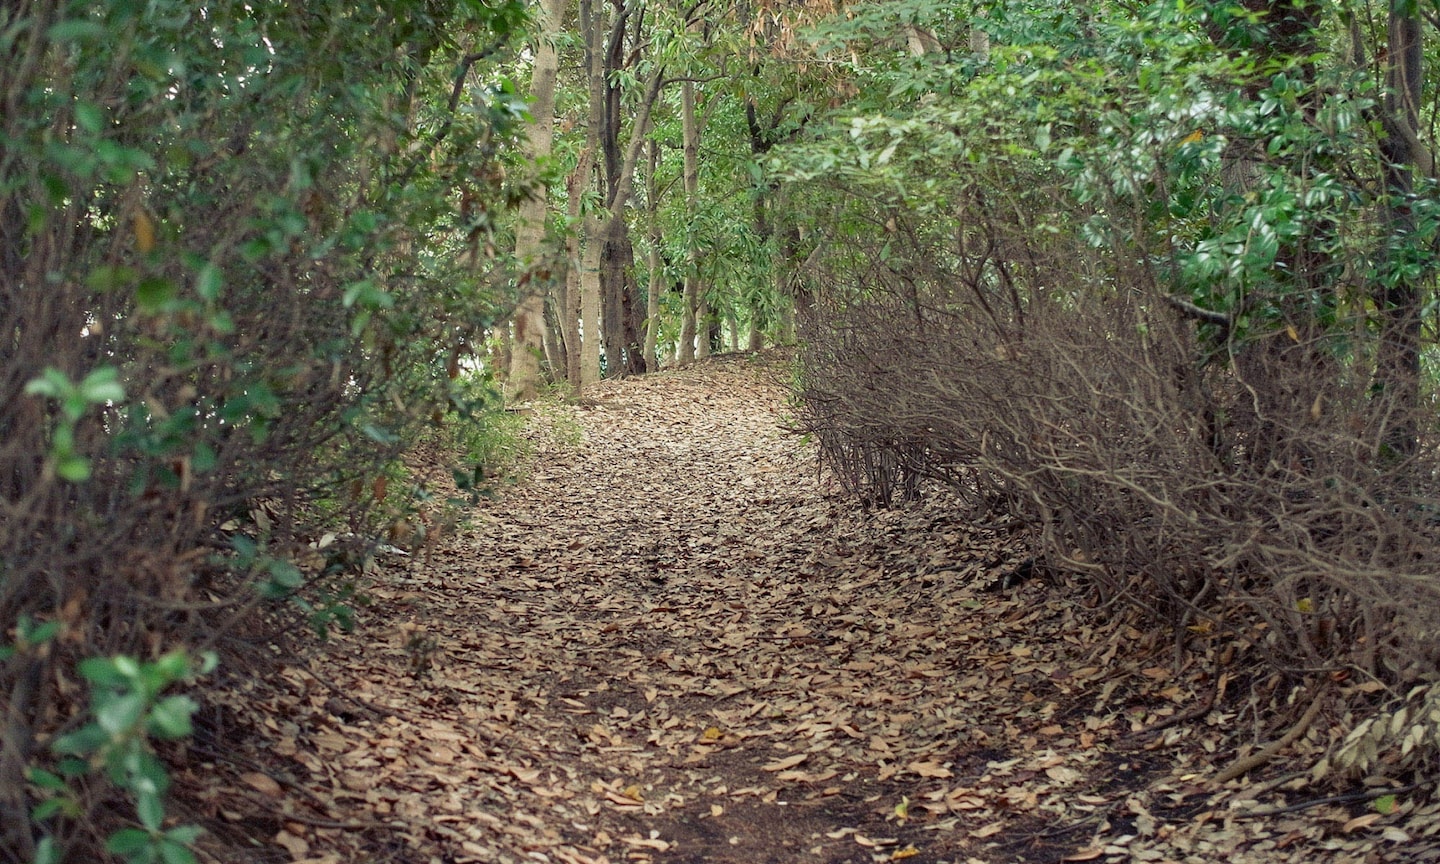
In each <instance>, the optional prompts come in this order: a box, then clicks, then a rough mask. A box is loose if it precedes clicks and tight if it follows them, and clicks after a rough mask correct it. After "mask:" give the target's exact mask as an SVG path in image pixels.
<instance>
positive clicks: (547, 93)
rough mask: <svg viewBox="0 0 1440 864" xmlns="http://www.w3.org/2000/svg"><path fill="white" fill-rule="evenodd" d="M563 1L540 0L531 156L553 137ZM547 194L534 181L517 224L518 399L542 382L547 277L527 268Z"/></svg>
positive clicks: (541, 155)
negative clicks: (523, 274) (523, 271)
mask: <svg viewBox="0 0 1440 864" xmlns="http://www.w3.org/2000/svg"><path fill="white" fill-rule="evenodd" d="M567 2H568V0H541V16H540V17H541V26H540V35H539V38H538V40H537V44H536V46H535V66H534V71H533V73H532V78H531V82H530V92H531V95H532V96H533V98H534V101H533V102H532V103H531V105H530V113H531V116H532V117H533V120H532V122H531V123H530V126H529V129H528V130H527V133H526V142H525V145H526V146H525V150H526V155H528V156H529V157H530V159H531V160H532V161H533V162H539V161H543V160H545V159H547V158H548V157H549V156H550V151H551V148H552V145H553V142H554V140H555V80H556V78H557V76H558V74H559V70H560V58H559V55H558V53H557V52H556V50H555V38H556V37H557V36H558V35H559V34H560V28H561V27H562V26H563V23H564V18H565V6H566V4H567ZM548 197H549V196H548V195H547V194H546V190H545V187H544V185H543V184H538V185H537V186H536V188H535V189H534V190H533V191H532V193H531V194H530V195H529V196H527V197H526V199H525V200H524V201H523V202H521V204H520V212H519V221H518V223H517V225H516V228H515V258H516V259H517V260H518V261H519V262H520V266H522V267H525V268H527V270H528V271H529V272H528V273H527V276H529V277H530V278H528V279H522V283H524V288H525V293H524V296H523V297H522V299H521V301H520V305H519V306H517V307H516V309H515V316H514V341H513V343H512V345H511V350H510V382H509V384H510V395H511V398H512V399H515V400H518V401H525V400H528V399H533V398H535V394H536V392H537V391H538V389H539V386H540V359H541V357H542V356H544V338H545V336H544V334H545V294H544V292H545V285H544V284H542V283H543V282H547V281H548V280H540V279H537V278H535V277H534V275H533V273H534V271H533V270H530V268H533V267H534V266H535V264H536V259H537V258H539V256H540V253H541V250H542V248H543V246H544V241H545V211H546V207H547V205H548V200H547V199H548Z"/></svg>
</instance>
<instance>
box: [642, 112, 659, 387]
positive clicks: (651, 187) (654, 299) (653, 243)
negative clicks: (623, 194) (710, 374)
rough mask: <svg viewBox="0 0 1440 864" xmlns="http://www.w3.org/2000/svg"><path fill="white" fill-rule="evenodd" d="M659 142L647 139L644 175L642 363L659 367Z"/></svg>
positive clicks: (651, 367) (654, 369)
mask: <svg viewBox="0 0 1440 864" xmlns="http://www.w3.org/2000/svg"><path fill="white" fill-rule="evenodd" d="M659 170H660V142H659V141H653V140H652V141H651V142H650V171H649V173H648V174H647V175H646V178H645V205H646V208H647V209H648V210H649V211H650V284H649V287H648V288H647V289H646V291H645V362H646V364H647V365H648V366H649V368H650V370H651V371H652V372H653V371H658V370H659V369H660V355H659V354H657V353H656V351H655V343H656V341H657V340H658V338H659V335H660V292H661V287H660V279H661V273H660V181H659V179H658V178H657V177H656V174H657V173H658V172H659Z"/></svg>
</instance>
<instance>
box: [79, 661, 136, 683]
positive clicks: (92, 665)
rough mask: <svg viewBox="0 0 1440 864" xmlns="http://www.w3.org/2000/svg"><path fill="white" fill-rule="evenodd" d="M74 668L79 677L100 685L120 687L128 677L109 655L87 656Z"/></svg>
mask: <svg viewBox="0 0 1440 864" xmlns="http://www.w3.org/2000/svg"><path fill="white" fill-rule="evenodd" d="M76 669H77V670H78V671H79V672H80V677H81V678H84V679H85V680H86V681H89V682H90V683H91V684H96V685H99V686H102V687H120V686H123V685H125V684H126V683H128V682H129V680H130V679H129V677H127V676H126V674H125V673H124V672H121V671H120V667H119V666H117V665H116V662H115V659H114V658H110V657H87V658H85V659H84V660H81V661H80V663H79V665H78V666H76Z"/></svg>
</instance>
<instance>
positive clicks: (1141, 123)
mask: <svg viewBox="0 0 1440 864" xmlns="http://www.w3.org/2000/svg"><path fill="white" fill-rule="evenodd" d="M915 8H917V9H918V8H919V7H915ZM1218 8H1219V7H1217V9H1218ZM1217 9H1203V8H1202V9H1201V10H1200V12H1199V13H1198V14H1192V13H1188V12H1186V11H1185V10H1184V9H1182V8H1181V7H1179V6H1170V5H1168V4H1156V5H1155V6H1152V7H1149V9H1148V10H1147V14H1146V15H1145V16H1142V17H1140V18H1138V19H1136V18H1131V17H1130V16H1129V15H1128V14H1127V15H1124V16H1117V17H1107V16H1105V15H1104V14H1100V13H1094V14H1092V13H1081V12H1076V13H1074V14H1073V15H1071V14H1069V13H1061V12H1057V13H1056V14H1055V15H1053V16H1051V17H1048V18H1047V17H1035V16H1028V17H1027V16H1025V15H1020V14H1018V13H1019V12H1020V10H1019V9H1018V7H1017V8H1010V7H1006V6H1001V7H997V8H992V10H991V11H992V15H991V17H990V18H989V19H985V20H984V21H983V22H980V23H983V25H984V26H985V27H987V28H988V29H989V30H990V31H991V36H992V39H993V40H994V43H995V45H994V48H993V50H992V52H991V54H990V55H989V61H988V63H982V62H978V61H977V59H976V58H973V57H972V58H970V60H969V62H963V61H962V62H955V58H953V57H951V56H947V57H946V58H945V60H943V61H942V60H940V59H939V57H940V56H941V55H938V54H937V55H936V56H935V59H933V60H932V59H930V58H918V59H916V58H909V59H900V58H896V59H895V60H893V62H892V63H890V64H888V65H886V64H876V65H875V66H873V67H867V68H865V69H860V70H857V77H860V78H861V79H862V80H865V78H866V76H871V79H872V80H868V81H865V83H866V84H867V85H868V86H862V87H861V88H860V90H859V92H860V96H859V97H857V99H856V100H855V101H854V102H853V103H852V104H851V105H849V106H847V108H846V111H845V112H844V113H841V114H840V115H839V116H837V117H836V118H834V120H833V125H832V126H831V127H830V128H829V130H828V131H829V133H830V134H828V135H819V136H817V137H816V139H815V140H814V141H813V142H811V143H809V144H807V145H804V146H799V147H794V148H791V149H790V150H789V151H788V152H787V153H786V154H784V156H783V157H782V158H781V159H780V160H777V161H776V163H775V164H774V166H773V167H774V168H775V169H776V170H777V171H779V172H781V173H782V174H783V175H784V176H786V177H787V178H788V179H789V181H790V183H791V185H792V189H793V192H794V194H796V195H804V196H806V197H807V198H808V200H810V201H812V202H815V206H816V207H817V209H819V208H825V212H827V218H825V219H822V220H820V221H821V223H822V225H826V226H829V227H828V228H826V229H822V232H821V233H820V236H819V237H817V238H816V240H815V253H814V255H813V256H812V257H813V262H812V263H811V265H810V268H811V274H812V275H811V281H812V282H813V283H815V284H821V285H825V286H827V289H828V290H827V291H826V292H824V293H823V294H822V295H821V296H820V298H819V301H818V303H817V305H816V307H815V310H814V314H813V315H812V317H811V320H810V321H809V322H808V326H807V331H806V344H805V347H804V350H803V353H802V387H801V395H802V398H803V404H802V418H801V419H802V425H803V427H804V428H805V429H806V430H807V431H809V432H811V433H813V434H814V435H815V437H816V438H817V440H818V441H819V442H820V444H821V447H822V453H823V454H824V456H825V459H826V462H827V464H828V465H829V466H830V468H831V469H832V470H833V471H834V472H835V473H836V475H837V476H838V477H839V478H840V479H841V481H842V482H843V483H845V484H846V486H847V487H849V488H850V489H851V490H852V491H854V492H855V493H856V494H858V495H861V496H863V497H865V498H867V499H869V500H871V501H873V502H875V503H880V504H888V503H890V502H891V501H893V500H897V499H903V498H907V497H911V496H913V495H915V494H917V493H919V491H920V490H921V488H922V486H923V484H924V483H925V482H927V481H932V480H938V481H941V482H945V483H948V484H950V485H951V486H952V487H953V488H955V489H956V490H957V491H958V492H959V493H961V495H962V496H964V497H965V498H967V499H968V500H969V501H970V503H971V504H972V505H973V506H975V507H976V508H977V509H984V508H999V509H1002V510H1006V511H1008V512H1010V513H1012V514H1014V515H1015V516H1017V517H1019V519H1020V520H1021V521H1022V522H1023V523H1024V524H1026V525H1027V526H1029V527H1030V528H1031V529H1032V531H1033V532H1034V536H1035V539H1036V544H1037V546H1038V547H1040V548H1041V549H1043V551H1044V552H1045V553H1046V557H1047V559H1048V560H1049V561H1050V562H1051V563H1052V564H1053V565H1054V566H1055V567H1056V568H1057V569H1061V570H1067V571H1070V572H1072V573H1075V574H1078V575H1080V576H1083V577H1084V578H1085V579H1086V580H1087V581H1088V583H1089V584H1090V585H1092V586H1094V589H1095V591H1096V593H1097V595H1098V596H1097V599H1098V600H1100V601H1109V600H1113V599H1123V600H1126V601H1129V602H1130V603H1132V604H1134V605H1135V606H1137V607H1139V608H1141V609H1143V610H1145V611H1146V612H1147V613H1149V614H1150V615H1151V616H1152V619H1151V620H1152V621H1154V622H1156V623H1159V624H1161V625H1164V626H1168V627H1169V628H1170V630H1171V632H1172V633H1173V634H1174V641H1175V646H1176V651H1177V656H1178V654H1179V653H1180V652H1182V651H1183V650H1184V648H1185V647H1186V645H1187V644H1188V643H1191V642H1192V641H1200V640H1211V639H1216V638H1223V639H1226V640H1228V642H1229V644H1231V645H1232V646H1234V647H1235V648H1236V649H1237V650H1238V652H1239V653H1240V655H1241V656H1244V657H1249V658H1252V659H1255V660H1261V659H1263V660H1264V661H1266V662H1268V663H1270V664H1273V666H1274V667H1278V668H1279V669H1280V670H1282V671H1283V672H1285V673H1287V674H1289V675H1290V676H1292V678H1291V680H1292V681H1295V682H1299V681H1302V680H1305V679H1307V678H1309V677H1310V676H1313V675H1315V674H1316V670H1323V671H1324V672H1326V673H1327V674H1328V680H1329V681H1341V682H1349V683H1345V684H1343V689H1342V692H1344V693H1345V694H1346V696H1347V697H1348V698H1350V699H1352V700H1356V701H1357V702H1358V701H1361V700H1365V699H1366V698H1367V697H1366V695H1365V694H1366V693H1367V692H1370V691H1372V690H1373V688H1372V687H1369V686H1367V687H1364V688H1355V687H1351V686H1350V683H1354V682H1357V681H1366V682H1369V683H1370V684H1374V683H1375V682H1382V683H1383V684H1385V685H1387V686H1391V687H1395V688H1397V690H1398V691H1400V692H1403V690H1404V689H1407V688H1408V687H1409V686H1411V685H1413V684H1416V683H1419V682H1424V681H1428V680H1431V679H1432V678H1433V677H1434V676H1435V674H1436V673H1437V672H1440V656H1437V654H1436V652H1435V649H1434V644H1433V634H1434V632H1436V628H1437V626H1440V620H1437V619H1436V615H1435V610H1436V609H1437V608H1440V602H1437V601H1440V531H1437V520H1435V519H1434V517H1433V514H1434V513H1435V512H1437V510H1436V508H1437V505H1440V484H1437V478H1436V476H1435V474H1434V472H1433V471H1432V470H1431V469H1430V468H1429V467H1428V466H1430V465H1432V464H1433V459H1434V458H1435V455H1436V447H1437V444H1440V439H1437V438H1436V436H1435V434H1434V433H1435V430H1434V417H1433V413H1432V412H1431V411H1430V410H1429V409H1428V407H1427V406H1429V405H1431V404H1433V398H1434V394H1433V393H1432V392H1431V391H1430V389H1429V388H1430V386H1431V382H1432V381H1433V375H1430V374H1427V375H1426V376H1424V377H1423V378H1422V377H1421V376H1420V375H1419V374H1418V372H1419V370H1420V365H1421V357H1422V352H1423V351H1424V350H1429V349H1430V346H1429V345H1428V343H1427V344H1424V345H1422V343H1421V342H1420V341H1419V330H1418V315H1419V310H1420V305H1421V304H1420V298H1421V297H1422V295H1421V294H1420V293H1419V291H1420V290H1421V288H1420V287H1419V286H1427V285H1429V284H1430V283H1431V281H1432V280H1433V276H1434V273H1435V270H1436V259H1435V244H1434V238H1435V233H1436V227H1437V225H1440V222H1437V220H1436V218H1435V216H1436V211H1435V205H1434V199H1433V195H1431V194H1430V193H1429V192H1428V191H1427V190H1426V189H1425V188H1424V184H1423V182H1419V181H1417V182H1416V183H1414V184H1412V185H1410V186H1409V187H1408V188H1407V186H1406V185H1405V184H1398V183H1396V182H1394V179H1393V173H1394V172H1393V169H1391V168H1386V167H1385V166H1384V165H1382V161H1383V160H1382V159H1381V158H1380V157H1379V156H1378V155H1377V154H1379V153H1380V150H1381V143H1383V142H1382V141H1381V140H1377V137H1376V134H1375V133H1376V131H1377V129H1378V126H1377V125H1376V123H1375V122H1373V121H1372V122H1366V118H1373V117H1374V116H1375V112H1376V111H1377V110H1379V107H1380V101H1381V98H1380V96H1378V95H1377V92H1376V88H1375V85H1374V82H1373V79H1371V78H1370V77H1369V76H1368V74H1367V73H1365V72H1364V71H1363V70H1355V69H1352V68H1350V67H1349V66H1347V65H1346V64H1344V63H1335V64H1333V65H1331V66H1328V67H1322V66H1319V64H1318V61H1317V58H1316V56H1315V55H1314V54H1312V53H1306V52H1303V51H1301V50H1299V49H1300V48H1303V47H1305V44H1306V43H1305V39H1306V38H1307V37H1306V36H1305V34H1306V33H1307V32H1310V31H1307V30H1306V29H1305V28H1304V27H1300V28H1298V29H1296V28H1291V24H1293V23H1294V22H1293V21H1292V20H1291V19H1277V20H1276V21H1273V22H1266V23H1257V22H1256V21H1255V20H1253V19H1251V18H1243V19H1238V18H1237V19H1234V20H1228V19H1226V18H1225V16H1224V15H1222V14H1220V12H1219V11H1217ZM1012 13H1016V14H1012ZM922 21H925V23H936V25H937V27H940V28H941V29H942V32H943V27H944V26H945V23H946V22H943V21H935V20H934V19H923V18H922ZM867 26H868V25H866V24H865V22H864V21H861V20H858V19H857V20H852V21H849V22H847V23H845V24H842V25H837V31H836V32H837V33H838V36H839V37H840V38H843V39H845V40H854V39H857V38H860V36H861V35H863V34H866V33H869V32H872V31H870V30H868V29H867ZM1267 27H1269V28H1270V29H1269V30H1267V29H1266V28H1267ZM1257 28H1258V29H1257ZM953 32H954V31H953V30H952V31H951V32H950V39H949V40H948V41H952V42H953V41H959V37H955V36H954V35H953ZM1082 32H1083V33H1084V34H1086V35H1085V38H1083V39H1082V38H1079V37H1078V34H1080V33H1082ZM1255 33H1261V34H1264V35H1263V37H1262V38H1260V42H1259V43H1258V44H1268V45H1271V46H1272V49H1271V50H1268V51H1266V50H1255V51H1236V50H1232V46H1233V45H1234V44H1236V43H1235V40H1237V39H1241V37H1242V35H1244V38H1245V39H1252V40H1253V38H1254V37H1255ZM1245 34H1248V35H1245ZM1297 34H1298V35H1297ZM1282 37H1283V38H1282ZM1267 40H1268V41H1267ZM1287 40H1288V41H1287ZM1242 41H1243V40H1242ZM1250 44H1256V43H1253V42H1252V43H1250ZM1276 45H1279V46H1281V47H1274V46H1276ZM1312 47H1313V45H1312ZM1286 48H1288V49H1295V50H1284V49H1286ZM867 99H869V100H871V101H866V100H867ZM1401 212H1403V213H1404V218H1403V219H1401V218H1397V213H1401ZM1422 388H1423V389H1422ZM1322 680H1323V679H1322ZM1311 683H1312V684H1313V683H1316V682H1315V680H1312V681H1311ZM1412 743H1413V742H1412ZM1351 762H1352V763H1353V762H1354V760H1353V759H1352V760H1351Z"/></svg>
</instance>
